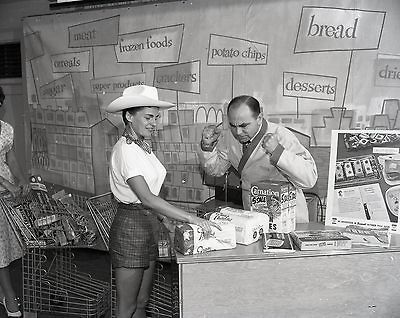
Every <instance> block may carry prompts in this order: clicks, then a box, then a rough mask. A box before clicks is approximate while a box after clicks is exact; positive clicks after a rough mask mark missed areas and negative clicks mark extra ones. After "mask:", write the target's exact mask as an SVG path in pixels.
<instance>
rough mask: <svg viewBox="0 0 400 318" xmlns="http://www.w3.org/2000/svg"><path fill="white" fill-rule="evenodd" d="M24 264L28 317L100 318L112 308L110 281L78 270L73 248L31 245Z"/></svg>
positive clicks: (24, 297)
mask: <svg viewBox="0 0 400 318" xmlns="http://www.w3.org/2000/svg"><path fill="white" fill-rule="evenodd" d="M22 266H23V287H24V288H23V292H24V295H23V299H24V317H26V318H30V317H32V318H33V317H37V315H38V313H49V314H54V315H55V316H56V315H57V317H85V318H100V317H104V314H105V313H106V312H107V311H108V310H109V308H110V294H111V287H110V284H109V283H107V282H104V281H102V280H99V279H95V278H93V277H92V276H91V275H89V274H86V273H83V272H81V271H79V270H78V268H77V266H76V265H75V264H74V253H73V251H72V249H71V248H64V249H43V248H30V249H29V250H28V253H26V255H25V256H24V257H23V261H22ZM60 315H61V316H60Z"/></svg>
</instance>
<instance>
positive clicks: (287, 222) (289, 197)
mask: <svg viewBox="0 0 400 318" xmlns="http://www.w3.org/2000/svg"><path fill="white" fill-rule="evenodd" d="M250 210H251V211H252V212H259V213H264V214H266V215H268V217H269V226H268V232H270V233H272V232H276V233H290V232H291V231H294V229H295V227H296V188H295V187H294V186H293V185H292V184H291V183H290V182H285V181H265V182H258V183H253V184H251V187H250Z"/></svg>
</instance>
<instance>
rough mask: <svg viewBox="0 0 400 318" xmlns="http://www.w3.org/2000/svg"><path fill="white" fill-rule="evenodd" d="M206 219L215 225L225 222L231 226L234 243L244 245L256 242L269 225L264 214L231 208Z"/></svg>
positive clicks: (210, 215) (223, 209) (226, 208)
mask: <svg viewBox="0 0 400 318" xmlns="http://www.w3.org/2000/svg"><path fill="white" fill-rule="evenodd" d="M208 219H209V220H211V221H214V222H217V223H219V222H222V221H227V222H229V223H231V224H233V225H234V226H235V229H236V242H237V243H238V244H244V245H249V244H251V243H254V242H256V241H258V240H259V239H260V237H261V234H262V233H264V232H266V231H267V230H268V223H269V217H268V215H266V214H264V213H258V212H251V211H246V210H241V209H234V208H231V207H225V208H222V209H221V210H220V211H219V212H214V213H211V214H209V215H208Z"/></svg>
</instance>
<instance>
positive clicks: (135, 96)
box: [106, 85, 174, 113]
mask: <svg viewBox="0 0 400 318" xmlns="http://www.w3.org/2000/svg"><path fill="white" fill-rule="evenodd" d="M142 106H150V107H162V108H170V107H172V106H174V104H172V103H169V102H164V101H161V100H159V99H158V92H157V88H155V87H153V86H147V85H135V86H129V87H128V88H125V89H124V91H123V93H122V96H120V97H118V98H117V99H115V100H113V101H112V102H111V103H110V104H109V105H108V106H107V107H106V111H108V112H109V113H115V112H118V111H121V110H124V109H127V108H132V107H142Z"/></svg>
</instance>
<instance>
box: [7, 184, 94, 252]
mask: <svg viewBox="0 0 400 318" xmlns="http://www.w3.org/2000/svg"><path fill="white" fill-rule="evenodd" d="M30 185H31V191H30V192H29V193H28V194H27V195H26V196H25V197H22V196H21V197H17V198H9V199H5V197H2V198H1V200H0V201H1V202H0V205H1V207H2V210H3V211H4V212H5V214H6V217H7V220H8V221H9V223H10V225H11V227H12V228H13V230H14V231H15V233H16V234H17V237H18V238H19V239H20V242H21V244H23V245H26V246H27V247H68V246H75V247H93V246H95V245H96V244H97V238H98V237H97V234H96V232H97V229H96V226H95V224H94V222H93V219H92V218H91V216H90V215H89V214H88V213H87V212H86V211H84V210H83V209H82V208H80V207H79V206H78V205H77V204H76V203H75V202H74V200H73V198H72V195H71V194H68V193H65V191H64V190H61V191H58V192H57V193H54V194H52V195H51V194H50V193H49V191H48V189H47V186H46V185H45V184H44V181H43V180H42V178H41V177H40V176H31V177H30Z"/></svg>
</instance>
